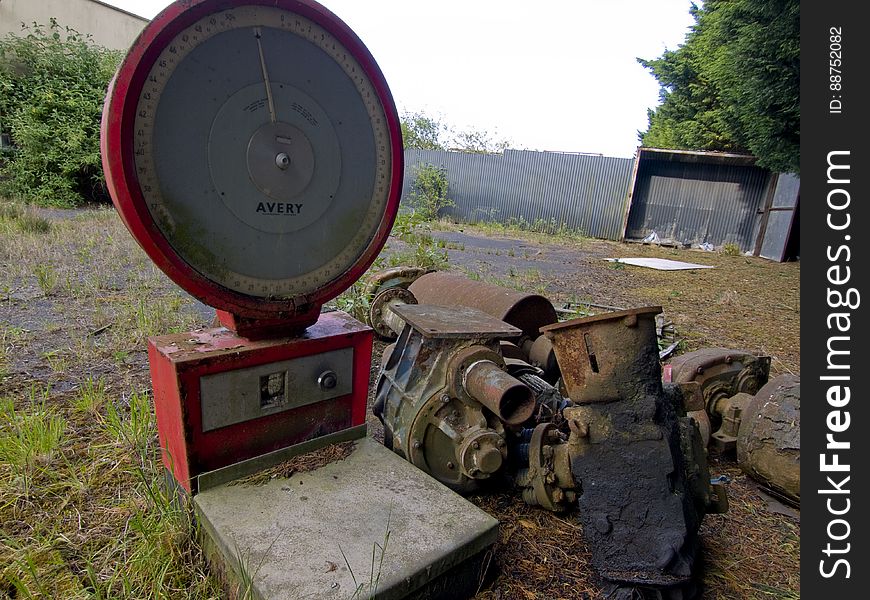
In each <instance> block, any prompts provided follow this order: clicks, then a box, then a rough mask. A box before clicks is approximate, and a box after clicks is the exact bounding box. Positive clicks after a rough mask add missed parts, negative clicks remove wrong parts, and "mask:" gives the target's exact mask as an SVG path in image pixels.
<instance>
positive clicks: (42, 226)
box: [18, 211, 51, 234]
mask: <svg viewBox="0 0 870 600" xmlns="http://www.w3.org/2000/svg"><path fill="white" fill-rule="evenodd" d="M18 229H20V230H21V231H23V232H24V233H39V234H42V233H48V232H49V231H51V222H50V221H49V220H48V219H46V218H45V217H41V216H39V215H37V214H35V213H33V212H30V211H24V212H23V213H22V214H21V216H20V217H18Z"/></svg>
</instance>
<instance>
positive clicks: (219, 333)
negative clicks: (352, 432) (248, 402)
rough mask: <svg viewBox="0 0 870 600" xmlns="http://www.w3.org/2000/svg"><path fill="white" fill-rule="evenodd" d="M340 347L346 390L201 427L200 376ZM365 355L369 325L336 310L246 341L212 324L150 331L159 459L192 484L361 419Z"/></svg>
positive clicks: (187, 484) (189, 487) (359, 422)
mask: <svg viewBox="0 0 870 600" xmlns="http://www.w3.org/2000/svg"><path fill="white" fill-rule="evenodd" d="M343 348H348V349H351V350H352V352H353V361H352V362H353V368H352V381H351V382H350V383H351V391H350V393H349V394H346V395H342V396H338V397H335V398H330V399H328V400H324V401H321V402H313V403H311V404H306V405H304V406H299V407H296V408H289V409H286V410H283V411H280V412H274V413H271V414H269V415H266V416H262V417H259V418H253V419H250V420H245V421H242V422H239V423H234V424H230V425H227V426H224V427H219V428H217V429H212V430H210V431H203V429H204V428H203V412H202V410H203V402H202V389H201V381H202V380H203V377H207V376H210V375H216V374H221V373H230V372H238V371H239V370H242V369H247V368H250V367H257V366H261V365H271V364H275V363H281V362H282V361H288V360H292V359H296V358H300V357H305V356H312V355H320V354H324V353H327V352H330V351H334V350H339V349H343ZM371 356H372V330H371V329H370V328H369V327H367V326H365V325H363V324H362V323H360V322H358V321H356V320H355V319H353V318H351V317H350V316H348V315H347V314H345V313H343V312H339V311H336V312H330V313H324V314H323V315H321V317H320V319H319V320H318V321H317V323H315V324H314V325H312V326H311V327H309V328H308V329H307V330H306V331H305V332H304V333H303V334H301V335H299V336H298V337H287V338H276V339H266V340H258V341H251V340H248V339H245V338H242V337H239V336H237V335H235V334H234V333H232V332H231V331H228V330H226V329H224V328H218V329H206V330H202V331H196V332H187V333H180V334H172V335H165V336H161V337H154V338H151V339H149V341H148V358H149V361H150V363H151V381H152V384H153V386H154V406H155V412H156V413H157V429H158V433H159V437H160V447H161V449H162V453H163V464H164V465H165V466H166V468H167V469H168V470H169V471H170V472H172V474H173V475H174V477H175V479H176V480H177V481H178V483H179V484H180V485H181V486H182V487H183V488H184V489H185V490H187V491H188V492H196V489H197V484H196V478H197V476H199V475H201V474H202V473H205V472H209V471H214V470H216V469H221V468H223V467H227V466H229V465H233V464H235V463H239V462H241V461H244V460H248V459H251V458H255V457H258V456H261V455H264V454H267V453H271V452H274V451H276V450H281V449H283V448H287V447H289V446H293V445H294V444H298V443H300V442H304V441H307V440H311V439H316V438H320V437H322V436H326V435H329V434H334V433H337V432H340V431H342V430H347V429H350V428H352V427H358V426H361V425H364V423H365V415H366V400H367V397H368V389H369V370H370V366H371ZM308 383H310V382H308ZM288 393H292V390H288ZM361 433H362V432H360V434H361ZM357 437H360V435H358V436H357Z"/></svg>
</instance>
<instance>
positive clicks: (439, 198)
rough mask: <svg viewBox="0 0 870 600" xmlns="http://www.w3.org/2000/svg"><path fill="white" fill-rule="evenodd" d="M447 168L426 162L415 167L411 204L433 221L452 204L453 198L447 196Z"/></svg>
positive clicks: (426, 218)
mask: <svg viewBox="0 0 870 600" xmlns="http://www.w3.org/2000/svg"><path fill="white" fill-rule="evenodd" d="M448 187H449V183H448V181H447V169H446V168H445V167H438V166H435V165H433V164H429V163H424V164H421V165H418V166H417V167H415V168H414V182H413V183H412V184H411V196H410V199H411V204H412V206H413V207H414V210H415V211H416V212H418V213H419V214H420V215H421V216H422V217H423V218H424V219H425V220H427V221H433V220H435V219H437V218H438V213H439V212H440V211H441V210H442V209H444V208H448V207H450V206H455V203H454V202H453V200H451V199H450V198H448V197H447V189H448Z"/></svg>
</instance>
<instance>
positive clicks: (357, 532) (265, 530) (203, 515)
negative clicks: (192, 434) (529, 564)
mask: <svg viewBox="0 0 870 600" xmlns="http://www.w3.org/2000/svg"><path fill="white" fill-rule="evenodd" d="M193 502H194V505H195V508H196V512H197V517H198V520H199V522H200V524H201V525H202V528H203V530H204V533H205V534H206V535H205V536H203V537H204V538H205V542H206V547H207V553H208V555H209V559H210V561H211V562H212V564H213V565H214V566H217V567H218V568H219V569H222V570H223V571H224V572H225V573H226V574H227V575H228V580H229V581H230V582H231V583H232V582H233V581H234V582H235V584H236V585H240V586H241V592H242V593H245V591H249V592H250V597H253V598H260V599H262V600H290V599H293V600H297V599H300V598H316V599H323V600H331V599H335V600H338V599H341V600H347V599H348V598H352V597H362V598H368V597H370V596H371V597H373V598H379V599H383V600H388V599H396V598H426V599H427V600H434V599H438V598H443V599H445V600H446V599H448V598H468V597H471V596H473V595H474V594H475V593H476V592H477V591H478V590H479V589H480V586H481V584H482V582H483V575H484V572H485V570H486V566H487V565H488V563H489V550H490V548H491V546H492V545H493V544H494V543H495V541H496V539H497V538H498V521H497V520H495V519H494V518H493V517H491V516H490V515H488V514H487V513H485V512H484V511H483V510H481V509H479V508H478V507H476V506H475V505H473V504H471V503H470V502H468V501H467V500H465V499H464V498H462V497H461V496H459V495H457V494H456V493H454V492H452V491H451V490H449V489H447V488H446V487H444V486H443V485H441V484H440V483H438V482H437V481H435V480H434V479H433V478H432V477H430V476H429V475H427V474H425V473H423V472H422V471H420V470H419V469H417V468H416V467H414V466H413V465H411V464H410V463H408V462H407V461H404V460H402V459H401V458H399V457H398V456H397V455H396V454H395V453H393V452H391V451H390V450H388V449H386V448H385V447H384V446H382V445H381V444H379V443H378V442H377V441H375V440H373V439H371V438H363V439H361V440H359V441H357V442H355V448H354V450H353V452H352V453H351V454H350V455H349V456H348V457H347V458H345V459H344V460H339V461H336V462H333V463H330V464H328V465H325V466H323V467H321V468H319V469H316V470H314V471H309V472H305V473H297V474H294V475H293V476H292V477H290V478H289V479H284V478H280V479H273V480H271V481H269V482H268V483H266V484H263V485H232V484H225V485H222V486H219V487H215V488H211V489H209V490H206V491H203V492H200V493H199V494H197V495H196V496H194V498H193ZM385 539H386V543H385ZM381 547H385V551H384V553H383V561H382V562H381V553H380V552H381V551H380V548H381ZM373 564H374V567H373ZM349 567H350V568H349ZM351 570H352V573H353V574H351ZM354 578H355V579H356V581H354ZM373 579H374V580H375V581H376V583H377V585H376V589H374V588H375V586H374V584H372V585H370V584H371V583H372V580H373ZM359 586H362V589H361V591H360V592H359V594H358V595H357V596H355V594H356V593H357V589H358V588H359ZM246 587H247V588H249V589H248V590H246ZM372 592H374V593H372Z"/></svg>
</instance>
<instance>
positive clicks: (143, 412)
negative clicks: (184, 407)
mask: <svg viewBox="0 0 870 600" xmlns="http://www.w3.org/2000/svg"><path fill="white" fill-rule="evenodd" d="M103 426H104V427H105V429H106V431H107V433H108V434H109V437H111V438H112V439H113V440H115V441H117V442H125V443H126V445H127V446H129V447H130V448H131V449H133V450H137V451H140V452H143V451H144V450H146V449H147V447H148V444H149V442H150V441H151V438H152V437H153V433H154V420H153V419H152V417H151V403H150V402H149V400H148V396H147V394H143V393H139V392H132V393H131V394H130V396H129V398H128V397H122V398H121V402H120V406H118V405H116V404H115V403H113V402H108V403H107V404H106V417H105V420H104V422H103Z"/></svg>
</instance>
